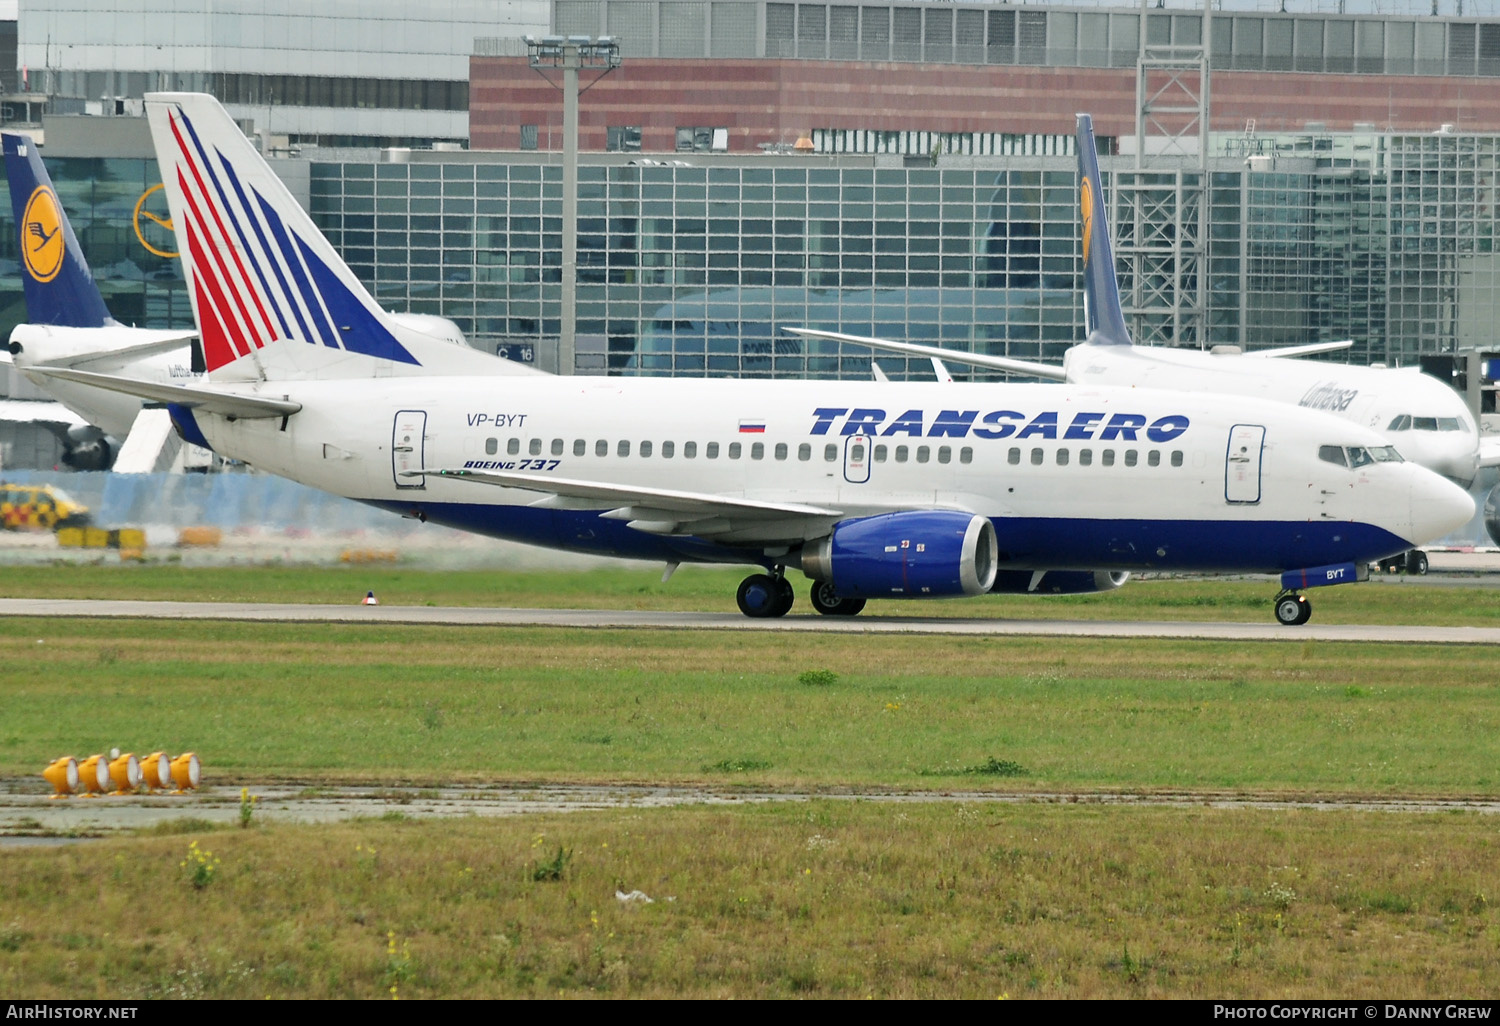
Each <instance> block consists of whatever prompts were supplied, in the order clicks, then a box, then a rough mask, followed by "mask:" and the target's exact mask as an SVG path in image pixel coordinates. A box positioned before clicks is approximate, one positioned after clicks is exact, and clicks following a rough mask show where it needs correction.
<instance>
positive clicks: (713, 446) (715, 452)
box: [703, 442, 719, 460]
mask: <svg viewBox="0 0 1500 1026" xmlns="http://www.w3.org/2000/svg"><path fill="white" fill-rule="evenodd" d="M703 454H704V455H705V456H707V457H708V458H709V459H711V460H716V459H718V458H719V443H718V442H709V443H708V446H707V447H706V448H705V449H704V450H703Z"/></svg>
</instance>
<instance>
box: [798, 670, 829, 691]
mask: <svg viewBox="0 0 1500 1026" xmlns="http://www.w3.org/2000/svg"><path fill="white" fill-rule="evenodd" d="M838 679H839V675H838V674H836V673H834V672H833V671H832V670H803V671H802V672H801V673H800V674H798V675H797V683H798V684H805V685H807V686H808V687H810V688H826V687H829V686H830V685H833V684H837V683H838Z"/></svg>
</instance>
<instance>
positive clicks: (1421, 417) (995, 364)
mask: <svg viewBox="0 0 1500 1026" xmlns="http://www.w3.org/2000/svg"><path fill="white" fill-rule="evenodd" d="M1096 152H1097V151H1096V149H1095V146H1094V128H1093V121H1092V119H1091V118H1090V117H1089V116H1088V115H1086V114H1080V115H1079V116H1078V153H1079V167H1080V171H1081V172H1082V173H1083V174H1084V176H1085V177H1086V178H1087V180H1088V182H1089V184H1088V185H1087V186H1086V187H1085V188H1084V191H1083V217H1084V231H1085V236H1084V238H1085V249H1084V264H1085V267H1086V268H1087V270H1086V274H1087V275H1088V281H1089V286H1090V288H1089V293H1086V297H1085V310H1086V319H1087V326H1088V331H1089V335H1088V339H1087V340H1086V341H1085V342H1084V343H1083V344H1082V345H1076V346H1073V347H1072V348H1070V349H1069V350H1068V351H1067V353H1066V355H1065V356H1064V358H1063V363H1062V366H1060V367H1059V366H1057V365H1056V364H1049V363H1034V362H1031V361H1028V360H1015V359H1011V358H1009V357H1003V356H988V355H985V354H980V353H965V352H960V351H957V350H951V349H943V348H940V347H937V346H924V345H917V344H913V343H908V342H895V341H890V340H887V339H878V338H866V337H864V336H859V335H845V334H841V333H839V332H830V331H818V330H813V329H807V328H788V329H787V330H788V331H791V332H793V333H794V334H798V335H804V336H807V337H811V338H825V339H831V340H834V341H840V342H850V343H857V344H859V345H865V346H869V347H871V348H873V349H879V350H884V351H888V352H895V353H901V354H902V355H905V356H925V357H932V358H935V359H938V360H941V361H947V362H950V363H961V364H967V365H970V366H974V367H981V368H984V369H986V370H998V371H1005V372H1008V373H1017V374H1024V375H1028V376H1031V377H1039V378H1047V379H1053V380H1057V381H1067V382H1071V383H1074V384H1090V385H1133V386H1138V387H1142V388H1163V389H1170V390H1173V391H1182V392H1194V393H1198V394H1203V393H1207V392H1218V393H1223V394H1227V395H1243V396H1251V397H1254V398H1258V399H1270V400H1274V401H1276V402H1284V403H1290V404H1292V405H1295V406H1300V407H1302V408H1303V409H1309V410H1323V411H1325V412H1327V413H1332V414H1334V415H1336V416H1339V417H1343V418H1344V419H1346V420H1349V421H1352V422H1354V423H1356V424H1360V425H1362V426H1364V427H1367V428H1371V429H1373V430H1375V431H1378V432H1380V433H1381V434H1383V435H1384V436H1385V437H1386V438H1387V439H1388V440H1389V441H1390V442H1391V443H1392V444H1394V445H1396V446H1397V447H1398V448H1399V449H1400V451H1401V455H1402V456H1403V457H1404V458H1405V459H1407V460H1410V461H1412V462H1414V463H1420V464H1421V465H1422V466H1424V467H1427V468H1428V469H1429V470H1434V471H1436V472H1437V473H1439V474H1442V475H1443V476H1444V477H1447V478H1449V479H1451V480H1453V481H1456V482H1458V483H1459V484H1460V485H1462V486H1463V487H1465V488H1467V487H1469V486H1470V485H1471V484H1473V482H1474V477H1475V474H1476V473H1477V471H1478V469H1479V468H1480V467H1484V466H1500V438H1481V437H1480V434H1479V427H1478V425H1477V424H1476V423H1475V420H1474V415H1473V414H1472V413H1471V412H1470V411H1469V407H1468V404H1467V403H1466V402H1465V401H1464V399H1463V397H1462V396H1460V395H1459V394H1458V392H1456V391H1455V390H1454V389H1452V388H1450V387H1449V386H1448V385H1447V384H1445V383H1444V382H1442V381H1439V380H1438V379H1437V378H1434V377H1431V376H1429V375H1426V374H1423V373H1421V372H1420V371H1419V370H1418V369H1416V368H1414V367H1413V368H1402V369H1394V368H1383V367H1351V366H1348V365H1343V364H1330V363H1322V362H1316V361H1311V360H1298V359H1289V357H1297V356H1308V355H1311V354H1313V353H1319V352H1327V351H1330V350H1334V349H1342V348H1346V347H1347V346H1348V345H1349V344H1350V343H1348V342H1315V343H1312V344H1309V345H1303V346H1289V347H1285V348H1281V349H1267V350H1260V351H1257V352H1253V353H1240V352H1239V351H1238V349H1235V350H1234V351H1233V352H1224V351H1219V352H1207V353H1205V352H1199V351H1197V350H1192V349H1176V348H1172V347H1169V346H1136V345H1132V344H1131V339H1130V333H1129V330H1128V329H1127V328H1126V327H1125V321H1124V318H1123V317H1117V316H1115V315H1114V313H1113V311H1109V310H1101V309H1099V308H1098V305H1097V304H1096V303H1094V302H1092V301H1091V300H1092V299H1093V298H1094V296H1096V295H1098V290H1099V289H1100V288H1101V280H1102V277H1104V276H1106V275H1107V276H1108V277H1109V278H1111V279H1112V278H1113V277H1114V267H1113V266H1112V265H1111V266H1109V267H1107V268H1106V267H1105V266H1104V265H1103V263H1102V262H1100V261H1097V260H1090V255H1091V254H1090V253H1089V248H1088V242H1087V240H1088V238H1089V236H1090V235H1093V234H1097V235H1098V237H1100V238H1106V237H1107V235H1108V218H1107V216H1106V215H1105V210H1104V204H1103V202H1102V200H1101V199H1100V198H1099V197H1100V196H1102V192H1101V190H1100V185H1099V171H1098V158H1097V157H1096V156H1095V154H1096ZM1085 155H1087V160H1085ZM1096 222H1097V223H1096ZM1091 226H1092V228H1093V231H1091V230H1090V227H1091ZM1496 540H1497V541H1500V538H1497V539H1496Z"/></svg>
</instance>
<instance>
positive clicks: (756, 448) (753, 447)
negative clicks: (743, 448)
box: [750, 442, 766, 460]
mask: <svg viewBox="0 0 1500 1026" xmlns="http://www.w3.org/2000/svg"><path fill="white" fill-rule="evenodd" d="M750 458H751V459H752V460H763V459H765V458H766V443H765V442H751V443H750Z"/></svg>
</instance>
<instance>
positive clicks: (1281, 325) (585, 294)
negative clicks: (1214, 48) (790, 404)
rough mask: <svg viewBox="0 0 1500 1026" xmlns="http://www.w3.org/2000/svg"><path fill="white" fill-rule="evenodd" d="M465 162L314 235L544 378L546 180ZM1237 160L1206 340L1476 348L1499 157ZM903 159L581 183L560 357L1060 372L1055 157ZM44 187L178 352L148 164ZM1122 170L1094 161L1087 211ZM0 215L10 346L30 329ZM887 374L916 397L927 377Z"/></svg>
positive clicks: (555, 206) (1063, 199) (344, 188)
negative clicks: (1100, 182)
mask: <svg viewBox="0 0 1500 1026" xmlns="http://www.w3.org/2000/svg"><path fill="white" fill-rule="evenodd" d="M413 156H415V155H413ZM460 156H461V157H462V159H459V158H460ZM484 156H485V157H486V158H488V159H476V158H477V157H478V155H471V154H463V155H459V154H455V155H454V156H453V159H447V158H445V157H444V156H443V155H441V154H428V155H423V160H422V161H421V162H413V163H405V164H401V163H373V162H326V161H325V162H317V161H315V162H312V163H311V165H310V168H309V172H310V208H311V212H312V214H313V217H314V219H315V220H316V221H317V223H318V224H319V225H320V227H322V229H323V230H324V231H325V232H326V233H327V234H328V236H329V238H330V240H331V241H332V243H333V245H334V246H335V247H336V248H338V249H339V251H340V252H342V253H343V255H344V257H345V259H346V260H347V261H348V262H349V264H350V266H351V267H352V268H353V270H354V273H355V274H356V275H357V276H358V277H359V278H360V279H361V280H362V281H363V282H365V283H366V285H367V286H368V287H369V288H370V289H371V291H372V293H373V294H374V295H375V296H376V298H377V299H378V301H379V302H380V304H381V305H382V306H384V307H385V308H387V309H392V310H408V311H413V312H422V313H433V314H440V315H442V316H445V317H449V318H451V319H453V320H454V321H455V322H456V323H457V324H458V325H459V327H460V328H462V330H463V331H464V332H465V333H466V334H467V335H468V336H469V338H470V339H471V340H472V341H473V342H474V343H475V344H476V345H477V346H480V347H481V348H485V349H489V350H491V351H493V350H494V349H495V348H496V347H497V346H499V345H506V344H519V345H521V346H525V347H531V348H533V349H534V350H539V351H540V352H542V353H543V354H545V353H547V352H549V351H554V352H555V348H553V349H550V350H549V347H555V339H556V335H557V332H558V330H559V327H560V322H561V278H562V273H561V270H562V269H561V255H560V252H561V227H562V223H561V216H560V203H561V171H560V169H559V168H558V167H556V166H555V165H549V164H548V163H546V161H545V159H542V158H533V157H530V156H528V155H523V154H519V153H512V154H490V155H484ZM1255 156H1256V158H1257V160H1256V161H1254V162H1252V164H1251V166H1248V167H1247V166H1246V161H1245V159H1244V158H1242V157H1238V156H1234V157H1225V158H1215V161H1214V167H1213V169H1212V170H1211V171H1210V173H1209V179H1208V187H1207V189H1206V193H1205V194H1206V199H1207V203H1208V211H1209V216H1208V235H1207V247H1208V255H1207V260H1206V261H1204V262H1202V263H1201V264H1200V266H1201V267H1202V268H1204V269H1205V270H1204V273H1206V274H1207V275H1208V282H1207V288H1206V290H1205V296H1206V298H1205V304H1206V306H1205V311H1204V313H1205V321H1206V324H1207V339H1206V341H1207V342H1209V343H1230V344H1239V345H1243V346H1247V347H1261V346H1267V345H1285V344H1296V343H1305V342H1312V341H1319V340H1330V339H1342V338H1352V339H1354V340H1355V346H1354V348H1353V350H1352V351H1351V353H1350V354H1349V356H1348V358H1349V359H1351V360H1353V361H1356V362H1370V361H1386V362H1389V363H1401V364H1411V363H1415V362H1416V360H1417V358H1418V357H1420V356H1424V355H1431V354H1436V353H1442V352H1449V351H1452V350H1454V349H1455V348H1459V347H1464V346H1476V345H1478V346H1487V345H1491V344H1492V343H1493V335H1494V327H1493V326H1494V324H1495V323H1496V322H1497V320H1500V255H1497V253H1496V251H1495V235H1496V226H1495V220H1496V215H1497V206H1496V204H1497V201H1500V195H1497V193H1500V136H1491V135H1463V134H1452V135H1443V134H1437V135H1420V136H1418V135H1394V134H1378V133H1364V134H1341V135H1334V136H1328V135H1308V134H1297V135H1287V136H1274V137H1265V139H1264V143H1263V145H1260V146H1259V147H1258V150H1257V153H1256V154H1255ZM897 159H899V158H871V157H849V158H832V159H830V158H819V160H818V162H817V163H812V162H810V161H809V162H806V163H803V162H800V161H798V160H796V159H793V158H731V157H724V158H716V159H703V160H702V163H701V164H699V165H698V166H687V165H685V164H682V165H674V164H667V163H657V162H650V163H648V162H644V161H642V162H637V163H632V162H631V161H630V159H629V158H628V157H626V156H625V155H621V156H620V157H619V158H618V159H616V160H615V161H614V162H612V163H602V162H601V163H591V164H589V165H587V166H584V167H582V168H580V174H579V180H580V199H579V233H580V235H579V249H578V321H577V323H578V333H579V343H578V352H579V353H580V354H585V353H587V354H591V355H592V357H594V362H591V363H585V362H581V363H580V366H581V367H587V368H589V369H594V370H604V371H607V372H609V373H615V374H676V375H742V376H780V377H800V376H809V375H811V376H852V377H862V376H865V375H868V374H869V373H871V371H870V362H869V354H868V353H867V352H864V351H860V350H859V349H858V347H843V348H842V349H840V348H836V347H829V346H826V345H820V344H809V343H804V342H802V341H801V340H798V339H796V338H794V337H792V336H788V335H786V334H784V333H782V332H781V331H780V330H779V329H780V328H781V327H782V326H788V325H809V326H815V327H822V328H827V329H831V330H838V331H844V332H848V333H852V334H873V335H881V336H887V337H891V338H897V339H909V340H913V341H919V342H930V343H936V344H941V345H945V346H951V347H957V348H962V349H973V350H976V351H979V352H985V353H991V354H995V355H1005V356H1013V357H1018V358H1021V359H1032V360H1035V359H1041V360H1057V359H1059V358H1060V357H1061V355H1062V352H1063V350H1064V349H1066V348H1067V347H1068V346H1069V345H1071V344H1073V343H1074V342H1075V341H1077V340H1078V339H1079V338H1080V337H1081V334H1082V322H1083V309H1082V300H1081V295H1080V292H1079V275H1080V254H1079V247H1078V242H1077V230H1078V229H1077V220H1076V219H1077V211H1076V191H1075V184H1074V182H1075V171H1074V169H1073V160H1072V158H1070V157H1063V156H1056V157H1043V156H1036V157H1027V156H1018V157H984V158H978V157H976V158H970V159H966V160H964V161H963V162H962V163H959V162H958V161H956V160H955V161H954V163H955V164H957V165H958V166H952V167H947V166H941V164H940V165H939V166H926V165H925V162H924V166H920V167H915V166H911V167H909V166H874V165H877V164H878V163H880V162H881V161H883V162H884V163H886V164H893V163H895V161H896V160H897ZM1112 165H1115V167H1112ZM48 166H49V169H50V170H51V173H52V175H53V178H54V181H55V182H56V183H57V187H58V191H59V194H60V195H61V198H62V201H63V204H64V206H65V208H66V209H67V212H68V215H69V218H70V219H71V220H72V222H73V225H74V228H75V231H77V233H78V235H79V238H80V240H81V241H82V244H83V246H84V248H85V251H86V253H87V255H88V257H89V260H90V263H91V265H92V266H93V269H94V272H95V275H96V277H97V278H98V280H99V283H100V287H101V289H102V290H103V292H104V295H105V299H106V302H107V303H108V304H109V306H110V309H111V310H112V311H113V312H114V314H115V316H116V317H117V318H118V319H120V320H121V321H123V322H126V323H132V324H138V325H141V326H148V327H183V326H187V325H188V324H189V323H190V317H191V313H190V307H189V305H188V302H187V297H186V294H185V292H184V289H183V287H182V283H181V280H180V271H179V270H178V269H177V267H176V266H175V265H174V262H172V261H168V260H164V259H162V258H160V257H156V256H153V255H151V254H150V253H148V252H147V251H146V250H145V249H144V248H143V247H142V246H141V244H140V242H139V241H138V240H137V238H136V235H135V230H134V228H133V225H132V218H131V214H132V210H133V208H134V205H135V202H136V200H137V199H138V198H139V197H140V196H141V194H142V193H143V192H145V190H146V189H147V188H149V187H150V186H151V185H153V184H155V182H156V180H157V172H156V168H155V165H154V163H153V162H151V161H142V160H83V159H58V160H51V161H49V162H48ZM1116 168H1117V169H1118V171H1124V170H1125V167H1124V163H1123V162H1122V161H1118V160H1106V161H1105V182H1106V188H1111V187H1112V183H1113V182H1114V180H1115V178H1116ZM1115 206H1116V205H1115V204H1114V203H1113V202H1112V203H1111V210H1112V212H1115V213H1118V211H1116V210H1115ZM3 210H4V214H5V222H6V226H5V228H4V230H3V232H0V261H3V264H0V304H3V307H0V332H5V333H8V332H9V330H10V328H11V326H13V325H14V324H16V323H18V322H20V321H22V320H23V319H24V304H23V302H22V296H21V287H20V278H19V263H18V260H17V253H16V233H15V231H14V230H13V228H12V227H11V226H10V206H9V204H8V203H5V204H4V205H3ZM1170 230H1171V228H1170V226H1167V228H1166V229H1165V231H1166V232H1168V233H1169V232H1170ZM1117 237H1118V232H1117ZM157 241H158V242H160V241H161V240H157ZM1127 284H1128V283H1127ZM544 362H545V360H544ZM881 363H882V367H883V368H884V369H886V370H887V372H888V373H891V374H893V375H899V374H901V373H904V372H906V371H907V370H909V371H910V372H911V373H912V374H930V368H929V367H927V366H926V365H925V363H924V362H921V361H914V362H913V363H912V364H911V366H910V367H909V368H908V367H906V366H904V365H903V363H902V361H901V360H899V359H896V358H891V359H889V360H887V358H886V357H881Z"/></svg>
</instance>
